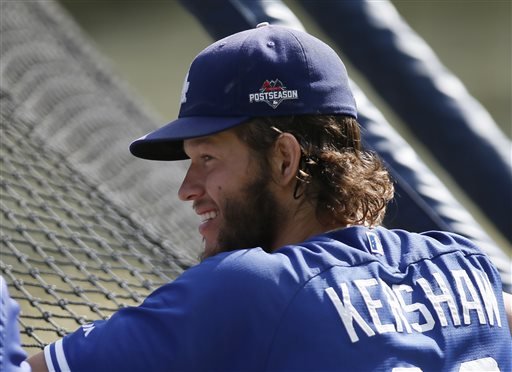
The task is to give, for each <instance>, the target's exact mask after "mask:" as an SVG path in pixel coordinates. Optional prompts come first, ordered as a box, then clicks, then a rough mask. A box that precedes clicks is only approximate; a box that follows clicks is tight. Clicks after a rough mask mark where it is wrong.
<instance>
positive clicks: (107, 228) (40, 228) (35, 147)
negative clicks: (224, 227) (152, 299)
mask: <svg viewBox="0 0 512 372" xmlns="http://www.w3.org/2000/svg"><path fill="white" fill-rule="evenodd" d="M1 14H2V15H1V21H2V22H1V30H0V32H1V38H0V43H1V45H0V47H1V49H0V51H1V58H2V63H1V69H0V72H1V87H0V118H1V133H0V135H1V137H0V141H1V146H0V159H1V163H0V172H1V173H0V175H1V187H0V193H1V195H0V206H1V217H0V218H1V221H0V222H1V223H0V225H1V227H0V239H1V245H0V270H1V272H0V275H2V276H3V277H4V278H5V280H6V282H7V285H8V288H9V292H10V295H11V296H12V297H13V298H14V299H15V300H16V301H17V302H18V303H19V304H20V308H21V313H20V329H21V340H22V344H23V347H24V348H25V349H26V351H27V352H28V354H29V355H30V354H34V353H35V352H37V351H39V350H40V349H41V348H43V347H44V346H45V345H46V344H48V343H50V342H53V341H55V340H57V339H58V338H60V337H62V336H63V335H65V334H67V333H69V332H72V331H74V330H75V329H76V328H78V327H79V326H80V325H83V324H85V323H87V322H88V321H91V320H96V319H101V318H107V317H109V316H110V315H111V314H112V313H113V312H114V311H116V310H118V309H119V308H121V307H123V306H130V305H136V304H139V303H140V302H141V301H142V300H143V299H144V298H145V297H146V296H147V295H148V294H149V293H150V292H151V291H153V290H154V289H155V288H157V287H159V286H161V285H162V284H164V283H167V282H170V281H172V280H173V279H174V278H175V277H176V276H177V275H178V274H180V273H181V272H182V271H183V270H184V269H186V268H187V267H189V266H190V265H191V264H193V263H194V262H195V257H196V256H197V251H198V249H199V245H198V242H197V241H196V240H194V237H193V236H195V235H197V234H195V232H192V230H195V227H194V226H195V224H194V223H190V218H191V216H192V211H191V208H190V206H186V207H181V206H177V205H175V204H176V200H177V198H176V197H173V195H169V190H172V193H173V194H175V193H176V191H175V190H176V189H177V188H176V183H177V182H179V180H180V179H181V178H182V176H183V169H182V168H180V167H183V165H180V164H172V165H169V166H168V167H166V169H168V171H167V172H162V170H161V169H160V170H157V169H156V168H155V167H154V165H153V164H151V163H150V162H144V163H142V164H141V163H139V164H138V165H137V164H136V165H134V163H135V162H137V161H141V160H138V159H135V158H134V157H133V156H131V155H130V154H129V151H128V145H129V143H130V141H131V140H133V139H135V138H137V137H139V136H140V135H141V134H143V133H144V132H147V131H150V130H152V129H154V127H155V126H156V125H157V124H156V121H157V120H155V117H153V116H151V114H150V113H148V111H147V110H145V109H144V108H143V105H142V103H141V102H140V101H139V100H138V99H137V100H136V99H135V98H134V97H135V95H131V94H130V93H131V92H128V91H129V89H127V88H126V87H125V86H123V85H122V84H121V83H120V82H119V81H117V80H116V78H115V74H113V73H112V72H111V71H110V70H109V65H108V62H107V61H104V60H102V59H101V57H100V56H99V55H97V54H95V52H94V50H93V48H92V47H90V45H91V43H90V41H88V40H86V39H85V38H84V37H83V35H82V34H81V33H80V30H79V29H78V28H76V26H75V25H74V23H73V22H72V21H71V20H70V19H69V17H68V16H67V14H66V13H64V11H63V10H62V9H61V8H60V7H59V6H58V5H57V4H56V3H53V2H51V1H39V2H37V1H36V2H22V1H20V2H2V3H1ZM155 185H160V186H157V187H156V188H155ZM181 204H183V203H181ZM162 215H164V216H179V218H175V217H172V218H169V220H165V219H163V220H162V219H160V218H157V216H162ZM171 234H172V243H170V240H166V239H164V238H162V237H165V236H168V235H171ZM196 239H197V238H196Z"/></svg>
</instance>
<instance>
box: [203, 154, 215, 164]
mask: <svg viewBox="0 0 512 372" xmlns="http://www.w3.org/2000/svg"><path fill="white" fill-rule="evenodd" d="M201 160H202V161H203V163H208V162H209V161H210V160H213V156H211V155H207V154H203V155H201Z"/></svg>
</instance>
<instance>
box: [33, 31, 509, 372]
mask: <svg viewBox="0 0 512 372" xmlns="http://www.w3.org/2000/svg"><path fill="white" fill-rule="evenodd" d="M356 118H357V110H356V104H355V102H354V98H353V96H352V92H351V90H350V87H349V84H348V77H347V73H346V70H345V67H344V65H343V63H342V61H341V60H340V59H339V57H338V56H337V55H336V53H335V52H334V51H333V50H332V49H331V48H330V47H328V46H327V45H326V44H324V43H323V42H321V41H320V40H318V39H316V38H314V37H312V36H311V35H308V34H306V33H304V32H301V31H295V30H292V29H289V28H284V27H279V26H270V25H268V24H262V25H259V27H257V28H255V29H251V30H248V31H243V32H240V33H237V34H234V35H232V36H229V37H227V38H224V39H222V40H220V41H218V42H215V43H214V44H212V45H210V46H209V47H207V48H206V49H205V50H203V51H202V52H201V53H200V54H199V55H198V56H197V57H196V58H195V59H194V61H193V63H192V64H191V67H190V70H189V73H188V74H187V77H186V79H185V83H184V86H183V92H182V95H181V109H180V114H179V118H178V119H176V120H174V121H173V122H171V123H169V124H167V125H166V126H164V127H162V128H160V129H158V130H156V131H154V132H152V133H149V134H147V135H146V136H144V137H142V138H140V139H138V140H136V141H134V142H133V143H132V144H131V146H130V150H131V152H132V153H133V154H134V155H135V156H138V157H141V158H145V159H153V160H183V159H186V158H189V159H190V163H189V168H188V171H187V174H186V176H185V178H184V180H183V183H182V185H181V187H180V189H179V191H178V195H179V197H180V198H181V199H182V200H183V201H190V202H191V205H192V207H193V208H194V210H195V212H196V213H197V214H198V216H199V218H200V220H201V222H200V225H199V233H200V234H201V235H202V237H203V241H204V253H203V259H202V261H201V263H199V264H198V265H196V266H194V267H192V268H191V269H189V270H187V271H185V272H184V273H183V274H182V275H181V276H180V277H178V278H177V279H176V280H175V281H173V282H172V283H169V284H167V285H164V286H162V287H161V288H159V289H158V290H156V291H155V292H154V293H152V294H151V295H150V296H148V298H147V299H146V300H145V301H144V302H143V303H142V304H141V305H140V306H138V307H129V308H124V309H121V310H119V311H118V312H117V313H115V314H114V315H113V316H112V317H111V318H110V319H108V320H101V321H96V322H93V323H90V324H87V325H85V326H82V327H81V328H80V329H78V330H77V331H76V332H74V333H72V334H70V335H68V336H66V337H64V338H63V339H61V340H58V341H57V342H55V343H53V344H50V345H48V346H47V347H46V348H45V350H44V352H41V353H40V354H37V355H35V356H33V357H32V358H30V359H29V363H31V365H32V367H33V369H34V371H37V370H50V371H65V370H71V371H103V370H104V371H116V370H119V371H174V370H194V371H203V370H222V371H251V370H254V371H264V370H283V371H284V370H286V371H299V370H300V371H340V370H347V371H373V370H382V371H395V372H396V371H469V370H488V371H510V370H511V369H512V361H511V355H512V354H511V348H512V341H511V336H510V330H509V327H508V323H507V316H506V310H505V303H504V297H503V296H504V295H503V294H502V288H501V282H500V278H499V274H498V272H497V270H496V268H495V267H494V266H493V264H492V263H491V261H490V260H489V258H488V257H487V256H486V255H485V254H484V253H482V251H481V250H480V249H479V248H478V247H476V246H475V245H474V244H473V243H472V242H471V241H469V240H467V239H465V238H463V237H461V236H458V235H455V234H451V233H445V232H439V231H431V232H426V233H422V234H417V233H410V232H407V231H402V230H388V229H386V228H384V227H382V226H380V222H381V221H382V218H383V216H384V213H385V210H386V205H387V203H388V202H389V201H390V200H391V199H392V197H393V183H392V182H391V180H390V179H389V176H388V173H387V171H386V169H385V168H384V167H383V165H382V163H381V161H380V160H379V159H378V157H377V156H376V155H375V154H372V153H369V152H366V151H365V150H364V149H362V148H361V144H360V130H359V126H358V123H357V121H356Z"/></svg>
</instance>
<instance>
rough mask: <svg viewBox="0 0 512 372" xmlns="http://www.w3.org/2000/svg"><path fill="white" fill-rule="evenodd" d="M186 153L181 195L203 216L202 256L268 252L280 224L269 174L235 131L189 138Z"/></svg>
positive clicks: (201, 230)
mask: <svg viewBox="0 0 512 372" xmlns="http://www.w3.org/2000/svg"><path fill="white" fill-rule="evenodd" d="M184 149H185V152H186V153H187V155H188V156H189V157H190V159H191V163H190V166H189V169H188V172H187V175H186V177H185V179H184V180H183V183H182V185H181V187H180V190H179V192H178V194H179V197H180V199H182V200H185V201H188V200H191V201H193V208H194V210H195V212H196V213H197V214H198V215H199V216H200V217H201V223H200V225H199V233H200V234H201V236H202V237H203V240H204V253H203V258H206V257H210V256H213V255H215V254H217V253H219V252H224V251H231V250H235V249H243V248H252V247H263V248H264V249H267V250H269V249H270V247H271V245H272V243H273V241H274V240H275V238H276V235H277V233H278V222H279V220H280V218H279V216H280V213H278V210H279V206H278V204H277V200H275V197H274V194H273V192H272V190H271V187H270V185H271V181H270V180H271V175H270V172H269V171H268V170H264V169H262V167H261V165H260V164H259V162H258V161H257V160H256V159H255V158H254V156H251V152H250V150H249V148H248V147H247V145H245V144H244V143H243V142H242V141H240V139H239V138H238V137H237V136H236V135H235V134H234V132H233V131H225V132H221V133H219V134H215V135H212V136H207V137H201V138H196V139H190V140H186V141H185V142H184Z"/></svg>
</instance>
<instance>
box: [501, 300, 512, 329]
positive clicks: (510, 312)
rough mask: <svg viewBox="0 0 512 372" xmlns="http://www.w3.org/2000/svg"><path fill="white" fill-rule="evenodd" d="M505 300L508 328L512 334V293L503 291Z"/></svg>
mask: <svg viewBox="0 0 512 372" xmlns="http://www.w3.org/2000/svg"><path fill="white" fill-rule="evenodd" d="M503 302H504V303H505V312H506V313H507V320H508V328H509V329H510V333H511V334H512V294H510V293H507V292H503Z"/></svg>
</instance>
